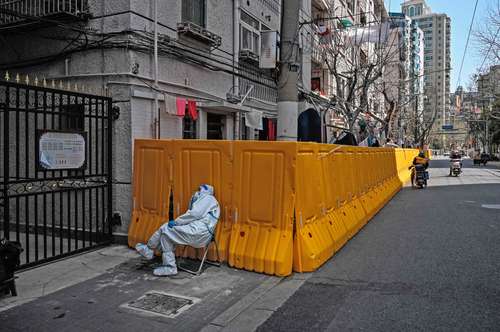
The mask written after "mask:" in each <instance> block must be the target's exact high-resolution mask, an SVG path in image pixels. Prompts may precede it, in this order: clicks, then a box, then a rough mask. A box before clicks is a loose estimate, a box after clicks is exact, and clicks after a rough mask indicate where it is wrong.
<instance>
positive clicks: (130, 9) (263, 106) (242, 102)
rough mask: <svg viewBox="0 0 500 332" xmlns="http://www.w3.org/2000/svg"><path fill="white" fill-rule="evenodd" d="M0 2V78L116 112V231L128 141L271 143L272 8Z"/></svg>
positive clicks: (75, 0) (131, 0)
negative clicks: (28, 81)
mask: <svg viewBox="0 0 500 332" xmlns="http://www.w3.org/2000/svg"><path fill="white" fill-rule="evenodd" d="M3 2H5V1H2V5H1V12H0V26H1V28H2V37H3V38H2V39H1V41H0V44H3V46H2V47H3V48H4V50H5V52H1V54H0V69H1V70H2V71H8V72H9V73H10V76H11V77H15V76H16V75H17V74H20V75H21V76H22V77H24V76H25V75H27V74H29V75H30V76H31V77H34V76H37V77H39V78H40V80H42V79H44V80H45V81H47V82H52V81H54V82H55V85H56V86H59V84H62V85H63V86H65V87H66V86H67V85H69V86H71V87H73V86H78V87H80V89H82V88H83V87H84V88H83V89H84V91H89V92H94V93H95V92H97V91H99V93H104V94H107V95H109V96H111V97H112V98H113V105H114V106H115V107H118V108H119V109H120V116H119V118H118V119H117V120H116V121H115V126H114V132H113V138H114V155H113V156H112V157H113V160H114V169H113V173H114V174H115V183H116V184H115V185H114V193H115V197H114V198H113V201H114V204H113V205H114V207H115V210H116V213H118V214H120V215H121V217H122V226H121V227H117V228H116V229H115V233H116V234H126V232H127V228H128V224H129V218H130V215H131V209H132V188H131V178H132V159H133V158H132V157H133V144H132V143H133V141H134V139H137V138H201V139H275V137H274V135H273V132H275V127H276V112H277V106H276V105H277V89H276V80H275V77H274V75H275V71H274V69H275V68H273V67H272V66H273V64H274V66H275V63H276V53H277V50H276V48H275V46H276V39H275V38H276V35H277V32H278V31H279V29H280V17H281V16H280V13H281V3H280V1H276V0H259V1H237V0H236V1H207V0H203V1H194V0H177V1H146V2H144V1H136V0H128V1H117V0H110V1H105V2H104V1H96V0H88V1H85V0H69V1H60V0H49V1H45V2H44V5H43V6H38V5H36V4H35V3H34V2H31V1H27V0H22V1H20V4H19V3H18V2H16V3H12V2H10V1H7V2H5V3H3ZM155 18H156V21H157V24H155ZM155 35H156V37H155ZM273 38H274V44H273ZM264 39H266V40H264ZM269 40H270V42H269ZM155 43H156V44H157V45H158V47H157V48H155V47H154V45H155ZM269 45H270V46H269ZM273 47H274V49H273ZM264 53H265V56H266V57H267V58H266V60H267V61H268V62H270V65H269V63H268V64H267V65H266V66H264V67H266V68H261V67H263V66H262V65H261V60H263V58H261V56H262V55H263V54H264ZM273 56H274V58H273ZM49 84H50V83H49ZM85 89H86V90H85ZM188 104H189V105H191V106H190V107H188V106H187V105H188ZM193 106H194V107H193ZM247 115H251V117H249V119H250V118H251V119H253V120H252V121H251V123H250V121H247V120H246V119H247ZM273 128H274V129H273Z"/></svg>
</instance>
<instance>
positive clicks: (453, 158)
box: [450, 150, 462, 176]
mask: <svg viewBox="0 0 500 332" xmlns="http://www.w3.org/2000/svg"><path fill="white" fill-rule="evenodd" d="M454 161H459V162H460V169H461V168H462V156H461V155H460V153H459V152H458V151H457V150H453V151H451V153H450V176H451V174H452V164H453V162H454Z"/></svg>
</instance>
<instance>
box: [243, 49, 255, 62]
mask: <svg viewBox="0 0 500 332" xmlns="http://www.w3.org/2000/svg"><path fill="white" fill-rule="evenodd" d="M239 58H240V60H242V61H247V62H259V56H258V55H257V54H255V52H254V51H253V50H251V49H247V48H244V49H241V50H240V55H239Z"/></svg>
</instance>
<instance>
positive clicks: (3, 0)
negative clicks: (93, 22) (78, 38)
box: [0, 0, 88, 25]
mask: <svg viewBox="0 0 500 332" xmlns="http://www.w3.org/2000/svg"><path fill="white" fill-rule="evenodd" d="M87 10H88V8H87V0H0V25H4V24H11V23H17V22H21V21H25V20H29V19H30V18H44V17H50V16H53V15H57V14H69V15H74V16H80V15H81V14H83V13H86V12H87Z"/></svg>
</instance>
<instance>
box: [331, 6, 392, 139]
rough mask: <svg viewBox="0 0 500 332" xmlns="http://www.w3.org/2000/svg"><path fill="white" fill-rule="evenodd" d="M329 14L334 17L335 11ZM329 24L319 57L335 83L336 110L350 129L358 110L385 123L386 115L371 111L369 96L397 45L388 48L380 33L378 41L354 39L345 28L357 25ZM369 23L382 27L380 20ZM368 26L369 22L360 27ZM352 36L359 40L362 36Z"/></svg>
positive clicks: (357, 116) (372, 93)
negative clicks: (382, 115) (328, 30)
mask: <svg viewBox="0 0 500 332" xmlns="http://www.w3.org/2000/svg"><path fill="white" fill-rule="evenodd" d="M331 16H332V17H334V16H335V15H334V13H332V14H331ZM332 23H333V24H331V34H330V35H329V37H328V40H327V41H326V42H323V43H322V57H323V60H324V62H325V63H326V65H327V68H328V70H329V71H330V73H331V74H332V76H333V80H334V83H335V90H336V91H335V92H336V105H337V110H338V111H339V113H340V114H341V115H342V117H343V118H344V119H345V123H346V125H347V127H348V129H349V130H351V131H352V129H353V127H354V125H355V123H356V121H357V119H358V118H359V116H360V114H361V113H364V114H366V115H368V116H370V117H371V118H373V119H374V120H375V121H377V122H379V123H381V124H382V125H383V126H386V125H387V118H381V117H379V116H378V115H377V114H374V113H373V112H371V110H370V99H371V97H372V96H373V95H374V91H375V90H374V86H375V85H376V84H380V83H381V82H380V80H381V79H382V77H383V74H384V69H385V67H386V66H387V65H388V64H389V62H390V61H394V59H393V57H394V56H393V55H394V54H396V53H399V50H398V48H397V46H395V45H394V47H387V44H386V43H387V38H386V36H381V39H383V40H381V42H380V43H377V42H375V43H371V45H369V44H370V43H363V42H356V41H353V40H352V38H349V37H348V36H347V33H346V31H348V30H349V29H356V28H357V27H347V28H344V27H342V25H341V23H340V20H339V22H336V21H334V22H332ZM372 23H373V26H377V27H382V25H381V22H372ZM367 26H369V24H365V25H362V26H361V28H363V27H367ZM381 29H382V28H381ZM381 34H383V32H382V33H381ZM355 38H360V39H362V38H363V36H356V37H355ZM392 42H394V41H392Z"/></svg>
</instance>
